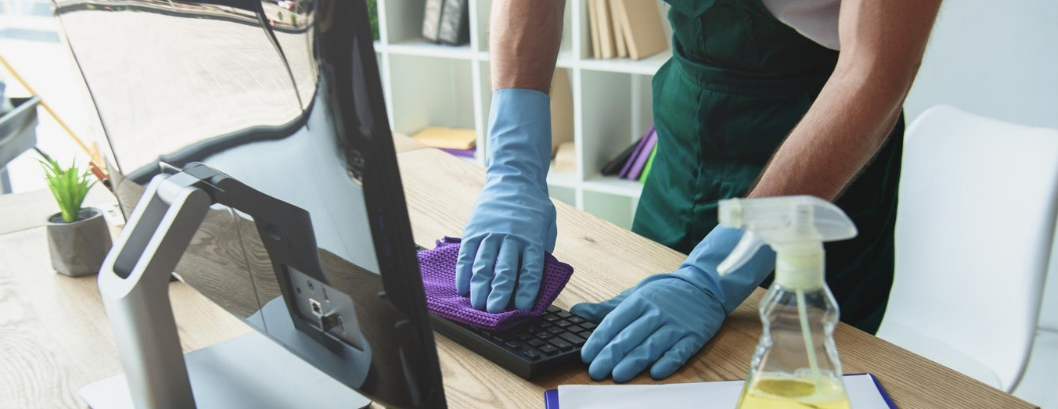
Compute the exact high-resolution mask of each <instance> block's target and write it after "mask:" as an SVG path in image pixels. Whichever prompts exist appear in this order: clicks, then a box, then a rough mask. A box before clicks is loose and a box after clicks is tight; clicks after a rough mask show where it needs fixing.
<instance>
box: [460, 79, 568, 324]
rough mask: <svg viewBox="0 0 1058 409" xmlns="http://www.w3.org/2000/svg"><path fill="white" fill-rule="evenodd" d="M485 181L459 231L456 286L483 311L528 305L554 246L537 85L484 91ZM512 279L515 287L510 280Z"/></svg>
mask: <svg viewBox="0 0 1058 409" xmlns="http://www.w3.org/2000/svg"><path fill="white" fill-rule="evenodd" d="M485 146H486V149H488V155H487V157H488V163H487V164H486V171H485V175H486V176H485V187H484V188H482V190H481V194H480V195H479V196H478V201H477V204H475V205H474V210H473V212H472V213H471V214H470V222H469V223H467V226H466V227H465V228H464V229H463V242H462V244H461V247H460V249H459V259H458V262H457V264H456V290H457V291H459V294H461V295H463V296H467V295H469V296H470V305H472V306H473V307H474V308H477V309H479V310H483V309H484V310H487V311H488V312H491V313H499V312H503V311H504V310H506V309H507V307H508V305H509V304H510V303H511V298H512V293H513V295H514V297H513V298H514V300H513V301H514V307H515V308H517V309H519V310H529V309H532V307H533V303H534V302H535V301H536V294H537V292H538V291H539V290H540V280H541V277H542V275H543V273H544V252H545V251H546V252H551V251H554V249H555V236H556V234H557V229H556V228H555V205H554V204H553V203H551V198H550V197H548V194H547V169H548V166H549V164H550V162H551V99H550V98H549V97H548V96H547V94H544V93H542V92H539V91H532V90H525V89H501V90H498V91H495V92H493V93H492V108H491V112H490V113H489V137H488V143H487V144H486V145H485ZM516 283H517V286H518V288H517V292H515V284H516Z"/></svg>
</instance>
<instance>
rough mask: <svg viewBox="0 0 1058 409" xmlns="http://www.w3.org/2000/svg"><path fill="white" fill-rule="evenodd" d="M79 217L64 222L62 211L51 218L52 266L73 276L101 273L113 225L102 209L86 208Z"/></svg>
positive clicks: (49, 245)
mask: <svg viewBox="0 0 1058 409" xmlns="http://www.w3.org/2000/svg"><path fill="white" fill-rule="evenodd" d="M79 216H80V217H79V218H78V219H77V221H75V222H73V223H66V222H63V220H62V214H60V213H56V214H54V215H52V216H51V217H49V218H48V226H47V227H48V249H49V250H50V251H51V266H52V267H53V268H55V271H56V272H57V273H59V274H63V275H67V276H70V277H77V276H83V275H88V274H96V273H98V272H99V268H100V267H102V266H103V259H105V258H106V256H107V253H108V252H110V247H111V242H110V228H109V227H108V226H107V222H106V219H103V212H101V211H99V210H98V209H93V208H85V209H81V213H80V215H79Z"/></svg>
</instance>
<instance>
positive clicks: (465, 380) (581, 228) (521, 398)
mask: <svg viewBox="0 0 1058 409" xmlns="http://www.w3.org/2000/svg"><path fill="white" fill-rule="evenodd" d="M405 142H406V141H402V143H399V144H398V146H400V149H401V150H402V153H400V154H399V155H398V157H399V159H400V166H401V174H402V176H403V180H404V188H405V193H406V195H407V201H408V208H409V213H410V215H411V220H412V225H413V229H414V234H415V241H416V242H417V243H419V244H420V245H423V246H431V247H432V245H433V241H434V240H435V239H436V238H439V237H441V236H444V235H450V236H458V235H459V234H460V232H461V230H462V228H463V225H464V224H465V221H466V219H467V217H468V216H469V214H470V209H471V206H472V205H473V201H474V198H475V196H476V194H477V192H478V190H479V189H480V186H481V183H482V181H483V177H484V172H483V170H482V169H480V168H478V167H476V166H473V165H471V164H469V163H467V162H465V161H462V160H460V159H457V158H455V157H452V156H449V155H447V154H444V153H442V152H440V151H436V150H433V149H422V148H421V146H417V145H415V144H414V143H405ZM442 180H443V181H445V182H444V183H439V182H438V181H442ZM45 200H50V198H49V197H47V196H44V195H38V197H37V199H34V200H33V201H37V202H38V204H39V205H44V203H45V202H44V201H45ZM26 202H27V196H20V195H15V196H0V215H11V213H10V212H11V211H12V210H13V209H14V208H15V207H20V208H23V209H24V208H26V207H27V203H26ZM15 204H17V206H15ZM556 205H557V206H558V224H559V236H558V244H557V247H556V251H555V253H556V256H557V257H558V258H560V259H562V260H564V261H566V262H568V263H570V264H571V265H573V266H574V268H576V272H575V273H574V275H573V278H572V279H571V281H570V283H569V286H568V287H567V288H566V290H565V291H564V292H563V293H562V295H560V296H559V298H558V301H557V302H556V303H557V304H558V305H559V306H561V307H564V308H569V307H571V306H572V305H573V304H575V303H577V302H581V301H599V300H603V299H605V298H608V297H611V296H613V295H615V294H617V293H618V292H620V291H622V290H624V289H625V288H628V287H631V286H633V285H635V284H636V283H637V282H639V280H641V279H642V278H643V277H646V276H648V275H650V274H655V273H659V272H664V271H671V270H672V269H674V268H675V267H676V266H677V265H679V263H680V262H681V261H682V260H683V255H682V254H679V253H677V252H675V251H672V250H670V249H668V248H665V247H663V246H660V245H658V244H655V243H653V242H650V241H648V240H646V239H644V238H642V237H640V236H638V235H636V234H634V233H632V232H629V231H627V230H623V229H621V228H618V227H616V226H613V225H611V224H609V223H607V222H605V221H602V220H600V219H598V218H596V217H594V216H591V215H588V214H585V213H583V212H581V211H578V210H576V209H574V208H572V207H570V206H567V205H565V204H563V203H557V204H556ZM28 207H30V208H32V207H33V205H29V206H28ZM2 220H3V218H0V221H2ZM44 236H45V233H44V229H43V227H39V226H38V227H32V226H28V227H25V228H24V229H21V230H18V231H13V232H8V233H6V234H0V408H9V407H10V408H80V407H84V404H83V403H81V402H80V400H79V399H78V398H77V397H76V393H77V390H79V389H80V388H81V387H82V386H84V385H86V384H88V383H91V382H93V381H97V380H100V379H103V378H106V377H109V376H111V375H114V374H117V373H119V372H121V364H120V362H119V360H118V355H117V351H116V349H115V347H114V343H113V338H112V336H111V335H110V330H109V327H108V324H107V322H106V318H105V317H104V314H103V308H102V305H101V303H100V300H99V293H98V290H97V288H96V283H95V276H91V277H87V278H76V279H72V278H68V277H63V276H59V275H57V274H55V273H53V272H52V271H51V267H50V265H49V258H48V249H47V245H46V243H45V240H44ZM170 291H171V298H172V303H173V310H174V312H175V315H176V321H177V326H178V327H179V332H180V337H181V339H180V341H181V344H182V345H183V347H184V349H185V351H191V350H194V349H197V348H201V347H204V346H208V345H211V344H213V343H216V342H220V341H223V340H226V339H230V338H233V337H235V336H238V335H241V334H244V333H247V332H248V331H250V329H249V327H247V326H246V325H245V324H243V323H242V322H241V321H239V320H237V319H235V318H234V317H232V316H230V315H229V314H227V313H226V312H225V311H223V310H222V309H220V308H219V307H217V306H215V305H213V304H212V303H210V302H209V301H207V300H206V299H205V298H204V297H202V296H201V295H199V294H198V293H197V292H195V291H194V290H193V289H191V288H190V287H188V286H187V285H185V284H182V283H173V284H172V285H171V290H170ZM762 294H763V290H758V291H757V292H755V293H754V294H753V296H752V297H751V298H750V300H748V301H747V302H746V303H744V304H743V306H742V307H740V308H739V309H738V310H737V311H735V312H734V313H733V314H732V315H731V316H730V317H728V320H727V322H726V323H725V325H724V327H723V328H722V329H721V330H720V332H719V333H718V334H717V336H716V337H715V338H714V339H713V340H712V341H711V342H710V343H709V344H707V345H706V346H705V348H703V349H702V351H701V352H699V353H698V354H697V355H696V356H695V357H694V358H692V360H691V362H690V363H688V365H686V366H685V367H684V368H682V369H680V370H679V371H678V372H676V374H675V375H673V376H672V377H670V378H668V379H666V380H665V382H691V381H712V380H731V379H741V378H744V377H745V376H746V372H747V370H748V368H749V361H750V358H751V356H752V353H753V349H754V347H755V346H756V343H757V337H758V336H759V334H760V321H759V319H758V317H757V313H756V308H757V305H758V302H759V300H760V297H761V295H762ZM836 338H837V343H838V346H839V349H840V351H841V359H842V363H843V364H844V370H845V371H846V373H858V372H871V373H873V374H875V375H876V376H878V378H879V380H880V381H881V382H882V384H883V385H884V386H885V387H886V389H888V390H889V392H890V394H891V395H892V397H893V399H894V400H895V401H896V403H897V405H899V406H900V407H901V408H903V409H909V408H985V407H987V408H1031V407H1033V406H1032V405H1030V404H1028V403H1025V402H1023V401H1021V400H1019V399H1017V398H1015V397H1013V396H1010V395H1007V394H1005V393H1003V392H1001V391H999V390H996V389H993V388H991V387H989V386H986V385H984V384H982V383H979V382H977V381H975V380H973V379H971V378H968V377H966V376H963V375H961V374H959V373H957V372H955V371H952V370H950V369H947V368H945V367H943V366H940V365H938V364H936V363H933V362H931V361H928V360H926V359H924V358H921V357H919V356H917V355H914V354H912V353H910V352H907V351H905V350H903V349H901V348H899V347H896V346H894V345H892V344H889V343H888V342H885V341H883V340H880V339H878V338H875V337H873V336H870V335H868V334H866V333H863V332H861V331H859V330H856V329H854V328H852V327H849V326H846V325H844V324H842V325H840V326H839V328H838V330H837V335H836ZM437 347H438V350H439V352H440V357H441V369H442V372H443V374H444V378H445V392H446V395H447V398H448V403H449V406H450V407H452V408H471V407H499V408H523V407H524V408H540V407H542V396H543V391H544V390H545V389H548V388H554V387H556V386H558V385H560V384H574V383H591V382H592V381H591V380H590V379H589V378H588V374H587V372H586V370H585V369H583V368H572V369H570V370H567V371H565V372H560V373H555V374H553V375H551V376H548V377H545V378H543V379H540V380H537V381H535V382H532V383H531V382H527V381H524V380H522V379H521V378H518V377H516V376H514V375H512V374H510V373H508V372H506V371H505V370H503V369H501V368H499V367H497V366H495V365H493V364H492V363H490V362H489V361H486V360H485V359H483V358H481V357H479V356H478V355H476V354H474V353H472V352H470V351H468V350H467V349H465V348H463V347H461V346H459V345H458V344H456V343H454V342H453V341H451V340H449V339H447V338H445V337H442V336H439V335H438V336H437ZM649 382H653V381H652V380H651V379H650V378H649V376H646V375H642V376H640V377H638V378H636V379H635V380H633V381H632V383H649ZM603 383H610V381H606V382H603Z"/></svg>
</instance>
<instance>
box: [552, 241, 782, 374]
mask: <svg viewBox="0 0 1058 409" xmlns="http://www.w3.org/2000/svg"><path fill="white" fill-rule="evenodd" d="M740 238H742V230H737V229H731V228H726V227H719V226H718V227H716V228H715V229H713V231H712V232H710V233H709V235H708V236H706V237H705V238H704V239H702V241H701V242H700V243H698V246H697V247H695V248H694V251H692V252H691V254H690V255H689V256H688V257H687V260H686V261H684V262H683V264H682V265H680V268H679V270H676V271H675V272H673V273H671V274H657V275H653V276H650V277H647V278H646V279H644V280H643V281H642V282H640V283H639V284H638V285H636V286H635V287H633V288H631V289H629V290H626V291H625V292H623V293H621V294H620V295H618V296H617V297H614V298H613V299H611V300H607V301H603V302H601V303H583V304H577V305H575V306H573V308H572V309H571V310H570V311H571V312H573V313H574V314H577V315H580V316H581V317H584V318H586V319H588V320H591V321H594V322H596V323H598V322H600V321H601V323H600V324H599V327H598V328H596V329H595V332H593V333H592V334H591V337H589V338H588V341H587V342H586V343H585V344H584V347H583V348H582V349H581V352H580V353H581V358H582V359H583V360H584V362H585V363H590V364H591V365H590V366H589V367H588V374H589V375H591V377H592V379H595V380H601V379H605V378H606V377H607V376H608V375H612V376H613V379H614V381H616V382H626V381H628V380H631V379H632V378H634V377H635V376H636V375H638V374H639V373H640V372H642V371H643V370H644V369H646V368H647V366H650V365H651V364H653V366H652V367H651V368H650V376H651V377H653V378H654V379H661V378H664V377H666V376H669V375H672V373H673V372H676V370H677V369H679V368H680V367H681V366H683V364H684V363H686V362H687V360H688V359H690V357H691V356H693V355H694V354H695V353H696V352H698V350H699V349H701V348H702V346H704V345H705V343H706V342H708V341H709V339H711V338H712V337H713V335H715V334H716V331H717V330H719V329H720V324H721V323H723V321H724V317H725V316H726V315H727V314H728V313H730V312H731V311H734V310H735V308H737V307H738V305H739V304H741V303H742V301H744V300H745V299H746V297H749V295H750V294H751V293H752V292H753V289H754V288H756V287H757V286H758V285H760V283H761V281H764V279H765V278H767V277H768V275H769V274H771V272H772V270H774V268H775V252H773V251H771V249H770V248H768V247H765V248H762V249H761V250H760V251H758V252H757V254H756V255H755V256H754V257H753V258H752V259H750V261H749V262H748V263H746V264H745V265H744V266H742V267H741V268H739V269H737V270H735V271H733V272H731V274H728V275H727V276H724V277H721V276H720V275H719V274H718V273H717V272H716V266H718V265H720V262H721V261H724V259H725V258H727V255H728V254H729V253H730V252H731V250H733V249H734V248H735V244H737V243H738V240H739V239H740Z"/></svg>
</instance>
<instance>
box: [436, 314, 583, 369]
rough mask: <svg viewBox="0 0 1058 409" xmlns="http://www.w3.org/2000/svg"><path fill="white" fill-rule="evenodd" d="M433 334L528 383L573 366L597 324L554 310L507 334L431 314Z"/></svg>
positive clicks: (520, 325) (508, 331)
mask: <svg viewBox="0 0 1058 409" xmlns="http://www.w3.org/2000/svg"><path fill="white" fill-rule="evenodd" d="M430 318H431V321H432V322H433V327H434V330H436V331H437V332H440V333H441V334H442V335H444V336H446V337H449V338H451V339H453V340H454V341H456V342H458V343H459V344H461V345H463V346H464V347H467V348H468V349H470V350H471V351H474V352H475V353H477V354H479V355H481V356H483V357H485V359H488V360H490V361H492V362H495V363H496V364H497V365H499V366H501V367H503V368H504V369H507V370H508V371H511V372H512V373H514V374H515V375H518V376H521V377H522V378H525V379H532V378H533V377H536V376H539V375H541V374H544V373H546V372H548V371H550V370H552V369H554V368H557V367H559V366H564V365H567V364H569V363H571V362H580V348H581V346H583V345H584V342H585V340H587V339H588V336H589V335H591V332H592V331H594V330H595V324H594V323H591V322H589V321H588V320H585V319H584V318H581V317H578V316H576V315H573V314H571V313H570V312H569V311H566V310H563V309H561V308H558V307H555V306H551V307H548V309H547V312H546V313H544V315H541V316H540V317H536V318H533V319H530V320H529V321H527V322H525V323H523V324H519V325H518V326H516V327H514V328H511V329H509V330H506V331H500V332H494V331H489V330H485V329H481V328H475V327H471V326H469V325H465V324H460V323H457V322H453V321H449V320H448V319H446V318H442V317H440V316H438V315H434V314H432V313H431V314H430Z"/></svg>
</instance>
